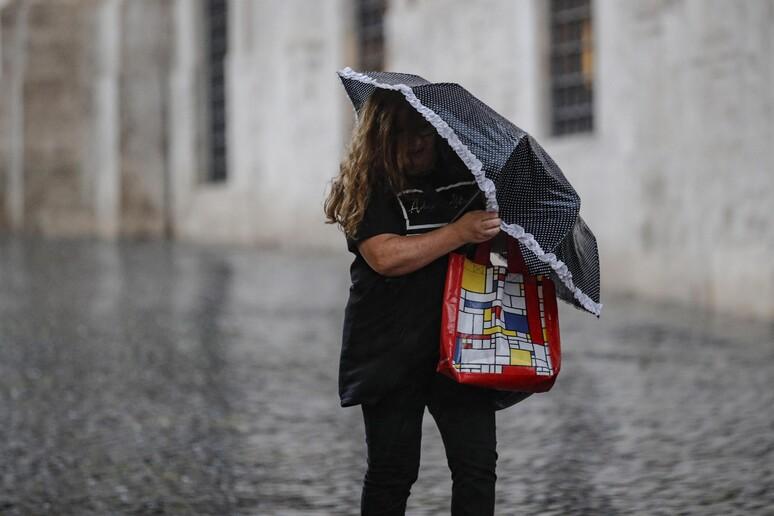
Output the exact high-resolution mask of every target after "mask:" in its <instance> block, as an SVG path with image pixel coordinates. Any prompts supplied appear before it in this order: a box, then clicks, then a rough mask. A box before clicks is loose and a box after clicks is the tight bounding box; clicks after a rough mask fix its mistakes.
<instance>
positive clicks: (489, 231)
mask: <svg viewBox="0 0 774 516" xmlns="http://www.w3.org/2000/svg"><path fill="white" fill-rule="evenodd" d="M500 222H502V221H501V220H500V218H499V217H498V216H497V212H496V211H484V210H474V211H469V212H467V213H466V214H465V215H463V216H462V217H460V218H459V219H458V220H456V221H455V222H453V223H452V224H451V226H453V227H454V228H455V229H456V230H457V232H458V233H459V235H460V238H461V239H462V240H464V241H465V243H466V244H469V243H474V244H478V243H481V242H485V241H487V240H490V239H492V238H494V237H496V236H497V234H498V233H499V232H500Z"/></svg>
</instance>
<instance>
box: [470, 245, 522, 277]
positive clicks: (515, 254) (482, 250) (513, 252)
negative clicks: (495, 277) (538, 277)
mask: <svg viewBox="0 0 774 516" xmlns="http://www.w3.org/2000/svg"><path fill="white" fill-rule="evenodd" d="M492 240H493V239H490V240H486V241H484V242H481V243H480V244H478V245H477V246H476V251H475V254H474V256H473V261H474V262H476V263H477V264H479V265H486V266H487V267H491V266H492V260H491V258H490V256H489V254H490V253H491V252H492ZM506 241H507V244H508V248H507V250H508V272H520V273H528V272H529V271H528V270H527V266H526V264H525V263H524V257H523V256H522V254H521V250H520V249H519V243H518V242H517V241H516V239H515V238H513V237H511V236H506Z"/></svg>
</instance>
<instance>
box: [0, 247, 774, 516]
mask: <svg viewBox="0 0 774 516" xmlns="http://www.w3.org/2000/svg"><path fill="white" fill-rule="evenodd" d="M350 261H351V260H350V257H349V256H348V255H344V254H328V255H326V254H321V253H317V252H297V253H288V252H280V251H276V250H270V249H263V250H261V249H255V248H248V247H214V246H198V245H192V244H181V243H177V244H172V243H168V242H122V243H118V244H113V243H108V242H97V241H92V240H70V241H64V240H61V241H41V240H37V239H30V238H24V239H20V238H15V239H10V238H8V237H4V238H2V239H0V421H2V424H0V514H2V515H6V514H7V515H17V514H18V515H34V514H56V515H66V514H76V515H87V514H214V515H227V514H240V515H241V514H245V515H248V514H249V515H253V514H255V515H285V514H287V515H293V514H315V515H318V514H319V515H348V514H358V513H359V510H358V505H359V497H360V482H361V479H362V475H363V473H364V471H365V444H364V436H363V424H362V416H361V413H360V410H359V408H357V407H355V408H347V409H343V408H340V407H339V402H338V397H337V391H336V373H337V366H338V345H339V338H340V328H341V319H342V316H343V306H344V302H345V300H346V295H347V290H348V286H349V283H348V266H349V263H350ZM603 301H604V302H605V309H604V313H603V316H602V318H601V319H599V320H597V319H596V318H594V317H593V316H589V315H586V314H583V313H581V312H579V311H577V310H575V309H573V308H571V307H568V306H564V305H563V306H562V307H561V312H560V320H561V322H562V337H563V352H564V359H563V364H562V372H561V374H560V376H559V379H558V381H557V383H556V386H555V387H554V389H553V390H552V391H551V392H549V393H546V394H540V395H535V396H532V397H531V398H529V399H527V400H526V401H524V402H522V403H520V404H518V405H516V406H514V407H512V408H509V409H506V410H504V411H500V412H498V413H497V423H498V452H499V455H500V458H499V461H498V470H497V473H498V484H497V514H503V515H511V514H537V513H540V514H544V515H568V514H593V515H608V514H646V515H659V514H663V515H673V514H701V515H707V514H718V515H727V514H774V388H772V383H774V324H767V323H762V322H750V321H744V320H739V319H733V318H729V317H725V316H719V315H711V314H707V313H702V312H699V311H694V310H690V309H687V308H685V307H679V306H676V305H669V304H653V303H648V302H645V301H638V300H635V299H632V298H627V297H617V298H616V297H609V296H608V297H607V298H606V299H604V300H603ZM450 488H451V481H450V475H449V471H448V469H447V467H446V463H445V458H444V452H443V447H442V445H441V441H440V436H439V434H438V431H437V429H436V428H435V426H434V423H433V420H432V418H431V417H430V416H429V414H426V417H425V423H424V440H423V447H422V467H421V470H420V477H419V480H418V482H417V483H416V484H415V486H414V489H413V491H412V496H411V498H410V499H409V509H408V514H415V515H431V514H432V515H435V514H448V507H449V495H450Z"/></svg>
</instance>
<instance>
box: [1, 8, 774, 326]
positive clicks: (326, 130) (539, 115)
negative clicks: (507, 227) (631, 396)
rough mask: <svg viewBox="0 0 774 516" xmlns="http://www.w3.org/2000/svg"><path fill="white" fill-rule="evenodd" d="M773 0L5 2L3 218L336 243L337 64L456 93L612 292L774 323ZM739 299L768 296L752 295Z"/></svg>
mask: <svg viewBox="0 0 774 516" xmlns="http://www.w3.org/2000/svg"><path fill="white" fill-rule="evenodd" d="M772 9H774V7H773V6H772V2H771V1H770V0H749V1H732V2H724V1H707V0H685V1H677V0H638V1H636V2H613V1H604V0H600V1H595V2H589V1H585V2H576V1H566V2H564V1H555V2H548V1H539V0H524V1H483V2H463V1H459V2H455V1H440V0H436V1H434V0H392V1H388V0H378V1H377V0H373V1H343V0H331V1H326V2H312V1H283V2H279V1H277V2H271V1H256V0H232V1H227V0H220V1H215V0H212V1H210V0H207V1H205V0H37V1H35V0H24V1H19V0H17V1H12V0H2V1H0V12H1V13H2V27H1V30H2V40H1V41H2V46H1V47H0V48H2V75H0V88H1V90H0V91H2V99H1V103H0V131H1V132H0V167H2V168H0V170H2V174H0V224H1V225H2V228H3V229H4V230H5V231H9V232H14V233H33V234H39V235H44V236H66V235H67V236H69V235H98V236H100V237H106V238H121V237H143V238H173V239H176V240H193V241H207V242H214V241H217V242H229V243H248V244H260V245H278V246H283V247H289V248H295V247H305V248H309V247H314V248H326V249H331V250H340V249H342V248H343V246H344V243H343V235H342V233H340V232H339V231H338V230H337V229H336V228H334V227H333V226H330V225H324V224H323V223H322V221H323V217H322V200H323V198H324V195H325V192H326V186H327V182H328V181H329V180H330V179H331V178H332V177H333V176H334V175H335V174H336V173H337V171H338V162H339V160H340V159H341V157H342V153H343V149H344V145H345V143H346V140H347V139H348V137H349V131H350V129H351V126H352V122H353V117H354V115H353V112H352V108H351V106H350V104H349V101H348V99H347V98H346V95H345V93H344V89H343V88H342V87H341V84H340V81H339V79H338V77H337V76H336V70H337V69H340V68H343V67H344V66H351V67H352V68H354V69H356V70H393V71H401V72H408V73H414V74H418V75H421V76H423V77H425V78H426V79H428V80H431V81H438V82H441V81H448V82H458V83H460V84H462V85H463V86H464V87H466V88H467V89H468V90H469V91H471V92H472V93H473V94H474V95H476V96H478V97H479V98H481V99H482V100H483V101H485V102H486V103H488V104H489V105H490V106H492V107H493V108H494V109H495V110H497V111H498V112H500V113H501V114H503V115H504V116H506V117H508V118H509V119H510V120H512V121H513V122H514V123H515V124H516V125H518V126H519V127H521V128H522V129H524V130H526V131H527V132H529V133H531V134H532V135H533V136H535V137H536V138H537V139H538V141H540V142H541V143H542V144H543V146H544V147H545V148H546V149H547V150H548V152H549V153H550V154H551V155H552V157H553V158H554V160H555V161H556V162H557V163H558V164H559V166H560V167H561V168H562V169H563V171H564V172H565V174H566V175H567V176H568V178H569V179H570V181H571V182H572V183H573V184H574V185H575V186H576V188H577V190H578V192H579V193H580V195H581V199H582V200H583V207H582V214H583V217H584V219H585V220H586V221H587V222H588V223H589V225H590V226H591V228H592V229H593V230H594V231H595V233H596V235H597V237H598V239H599V247H600V254H601V260H602V270H603V273H604V274H603V292H609V291H612V290H626V291H631V292H635V293H638V294H643V295H647V296H649V297H652V298H670V299H678V300H681V301H685V302H688V303H695V304H698V305H701V306H705V307H708V308H713V309H718V310H723V311H732V312H735V313H738V314H740V315H743V316H760V317H767V318H768V317H772V316H774V260H772V259H771V251H772V249H773V248H774V225H772V224H771V223H770V221H771V217H770V206H772V204H773V203H774V169H773V167H774V145H772V143H774V88H773V87H772V84H774V59H772V55H774V33H773V31H772V25H773V24H774V18H772V16H774V15H773V14H772ZM744 285H755V286H756V295H750V294H751V292H750V291H749V289H748V288H744V287H743V286H744Z"/></svg>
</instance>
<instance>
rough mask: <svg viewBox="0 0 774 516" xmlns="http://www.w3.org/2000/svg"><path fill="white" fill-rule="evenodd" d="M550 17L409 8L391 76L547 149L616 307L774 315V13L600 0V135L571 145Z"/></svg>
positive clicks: (459, 5)
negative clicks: (554, 126) (560, 133)
mask: <svg viewBox="0 0 774 516" xmlns="http://www.w3.org/2000/svg"><path fill="white" fill-rule="evenodd" d="M441 4H443V5H441ZM544 6H545V4H544V3H543V2H540V1H539V0H525V1H522V2H501V1H488V2H476V3H475V4H473V3H469V2H463V1H459V2H454V3H450V2H445V1H443V2H442V1H441V0H427V1H423V2H412V1H408V0H400V1H397V2H394V3H393V4H392V9H391V11H390V18H389V20H390V36H389V38H388V40H389V41H390V42H392V43H391V47H390V56H391V62H390V68H391V69H394V70H401V71H411V72H414V73H418V74H420V75H425V76H427V78H429V79H431V80H451V81H454V82H460V83H462V84H463V85H464V86H466V87H467V88H468V89H469V90H470V91H471V92H473V93H474V94H475V95H477V96H479V97H480V98H481V99H482V100H484V101H485V102H488V103H489V104H490V105H491V106H492V107H494V108H495V109H496V110H497V111H499V112H501V113H502V114H504V115H506V116H508V117H510V118H511V119H512V120H513V121H514V122H515V123H516V125H519V126H520V127H522V128H523V129H525V130H527V131H528V132H530V133H532V134H533V135H534V136H535V137H536V138H538V140H539V141H540V142H541V143H542V144H543V145H544V146H545V148H546V149H547V150H548V152H549V153H550V154H551V155H552V157H554V159H555V160H556V161H557V163H558V164H559V165H560V166H561V167H562V169H563V171H564V172H565V174H566V175H567V177H568V178H569V179H570V181H571V182H572V183H573V184H574V185H575V186H576V188H577V190H578V191H579V193H580V195H581V198H582V199H583V207H582V209H581V213H582V215H583V217H584V219H585V220H586V221H587V222H588V223H589V225H590V226H591V228H592V229H593V230H594V232H595V234H596V235H597V237H598V239H599V247H600V254H601V261H602V271H603V278H602V281H603V283H602V286H603V296H604V292H605V291H606V290H607V289H611V290H613V289H616V290H629V291H632V292H636V293H638V294H642V295H647V296H651V297H654V298H660V299H663V298H669V299H676V300H679V301H683V302H689V303H696V304H699V305H702V306H707V307H712V308H716V309H719V310H727V311H731V312H734V313H738V314H741V315H750V316H763V317H772V316H774V260H772V259H771V255H772V251H773V250H774V224H772V223H771V208H770V206H771V205H772V203H774V165H773V164H774V146H772V142H774V88H772V84H774V60H772V58H771V56H772V55H773V52H774V31H772V30H771V27H772V26H774V4H772V3H771V2H768V1H765V0H761V1H750V2H742V3H737V2H722V1H703V0H684V1H660V0H652V1H638V2H616V1H613V0H597V1H594V2H593V12H594V15H593V16H594V17H593V23H594V34H595V56H594V57H595V65H596V69H595V74H596V75H595V80H596V86H595V102H596V105H595V125H596V127H595V131H594V132H593V133H591V134H583V135H573V136H567V137H561V138H552V137H551V136H550V135H549V134H548V132H547V130H546V129H547V123H546V122H547V116H546V113H547V111H546V103H547V94H548V83H547V74H546V70H545V66H543V65H541V62H540V60H537V61H536V57H539V56H541V55H542V56H545V52H546V41H547V32H546V30H547V24H546V23H545V12H542V11H543V9H544V8H545V7H544ZM442 7H443V8H442ZM431 19H432V20H433V23H430V20H431ZM541 20H543V21H541ZM420 27H421V28H422V30H418V29H419V28H420ZM493 27H497V28H498V29H497V30H493V29H492V28H493ZM501 27H502V29H500V28H501ZM505 27H507V29H506V28H505ZM412 48H422V52H411V49H412ZM603 301H604V299H603Z"/></svg>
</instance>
